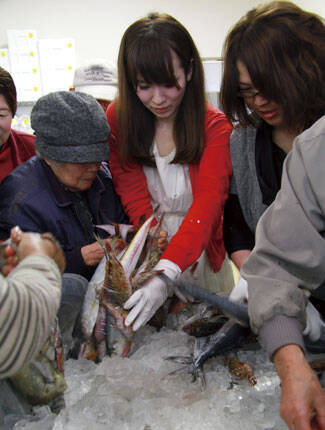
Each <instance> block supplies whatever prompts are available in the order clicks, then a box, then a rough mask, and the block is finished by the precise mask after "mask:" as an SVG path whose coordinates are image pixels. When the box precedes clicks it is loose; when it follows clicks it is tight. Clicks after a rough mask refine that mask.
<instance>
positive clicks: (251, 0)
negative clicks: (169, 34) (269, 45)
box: [0, 0, 325, 65]
mask: <svg viewBox="0 0 325 430" xmlns="http://www.w3.org/2000/svg"><path fill="white" fill-rule="evenodd" d="M260 3H263V1H261V0H114V1H112V0H26V1H22V0H0V16H1V28H0V47H1V48H4V47H7V35H6V30H7V29H34V30H36V31H37V35H38V38H60V37H73V38H74V39H75V40H76V55H77V56H76V62H77V65H78V64H79V63H81V62H83V61H84V60H87V59H91V58H98V57H104V58H107V59H109V60H111V61H115V60H116V58H117V54H118V48H119V43H120V40H121V37H122V34H123V33H124V31H125V29H126V28H127V27H128V26H129V25H130V24H131V23H132V22H133V21H135V20H136V19H138V18H140V17H142V16H144V15H146V14H147V13H148V12H150V11H158V12H166V13H169V14H171V15H173V16H174V17H175V18H177V19H178V20H179V21H181V22H182V24H184V25H185V27H186V28H187V29H188V30H189V32H190V33H191V35H192V37H193V39H194V41H195V42H196V45H197V47H198V49H199V51H200V54H201V56H202V57H219V56H220V55H221V49H222V43H223V40H224V38H225V36H226V33H227V31H228V30H229V28H230V26H231V25H232V24H234V23H235V22H236V21H237V20H238V19H239V18H240V17H241V16H242V15H244V14H245V13H246V12H247V11H248V10H249V9H251V8H253V7H254V6H257V5H258V4H260ZM296 4H297V5H298V6H300V7H302V8H305V9H306V10H310V11H313V12H316V13H318V14H320V15H322V16H325V1H324V0H296Z"/></svg>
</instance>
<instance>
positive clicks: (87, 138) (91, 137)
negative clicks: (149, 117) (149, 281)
mask: <svg viewBox="0 0 325 430" xmlns="http://www.w3.org/2000/svg"><path fill="white" fill-rule="evenodd" d="M31 124H32V128H33V129H34V130H35V135H36V139H35V145H36V149H37V152H38V156H36V157H33V158H31V159H29V160H28V161H27V162H26V163H24V164H23V165H22V166H19V167H18V168H17V169H15V171H13V172H12V173H11V174H10V175H9V176H8V177H7V178H6V179H5V180H4V181H3V183H2V184H1V186H0V193H1V201H0V236H1V237H2V238H6V237H8V234H9V231H10V229H11V228H12V227H13V226H14V225H19V226H20V227H21V229H22V230H23V231H35V232H39V233H43V232H46V231H49V232H51V233H52V234H53V235H54V236H55V237H56V239H57V240H58V241H59V243H60V244H61V246H62V248H63V250H64V252H65V255H66V261H67V265H66V272H67V273H74V274H79V275H81V276H83V277H85V278H86V279H88V280H89V279H90V278H91V276H92V274H93V273H94V271H95V268H96V266H97V264H98V263H99V262H100V260H101V259H102V257H103V256H104V251H103V248H102V247H101V246H100V244H99V243H98V242H97V241H96V240H95V238H94V232H95V230H94V228H95V227H94V226H95V225H97V224H108V223H111V222H117V223H127V221H128V219H127V217H126V215H125V213H124V211H123V208H122V206H121V203H120V199H119V197H118V196H117V194H116V192H115V190H114V187H113V183H112V180H111V175H110V171H109V169H108V166H107V163H102V161H104V160H108V158H109V153H110V151H109V146H108V137H109V133H110V130H109V126H108V124H107V120H106V116H105V113H104V111H103V109H102V108H101V106H100V105H99V103H98V102H97V101H96V100H95V99H94V97H92V96H90V95H88V94H85V93H80V92H70V91H58V92H54V93H50V94H48V95H46V96H43V97H41V98H40V99H38V101H37V102H36V104H35V105H34V107H33V109H32V113H31ZM101 234H102V233H101V231H98V235H99V236H100V235H101ZM104 234H106V233H104Z"/></svg>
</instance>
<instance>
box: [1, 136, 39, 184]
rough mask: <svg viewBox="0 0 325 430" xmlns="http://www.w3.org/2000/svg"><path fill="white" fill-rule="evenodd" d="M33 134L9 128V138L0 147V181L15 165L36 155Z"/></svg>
mask: <svg viewBox="0 0 325 430" xmlns="http://www.w3.org/2000/svg"><path fill="white" fill-rule="evenodd" d="M34 140H35V136H33V135H32V134H28V133H24V132H23V131H17V130H13V129H11V131H10V135H9V139H8V140H7V142H6V143H5V144H4V145H3V146H2V147H1V148H0V183H1V182H2V181H3V179H4V178H5V177H6V176H8V175H9V173H11V172H12V171H13V170H14V169H15V168H16V167H17V166H20V165H21V164H22V163H24V162H25V161H27V160H28V159H29V158H31V157H33V156H34V155H36V149H35V145H34Z"/></svg>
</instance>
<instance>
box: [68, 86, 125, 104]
mask: <svg viewBox="0 0 325 430" xmlns="http://www.w3.org/2000/svg"><path fill="white" fill-rule="evenodd" d="M75 91H79V92H81V93H86V94H89V95H91V96H93V97H95V99H100V100H107V101H112V100H114V99H115V97H116V92H117V87H116V86H115V85H82V86H79V87H78V86H77V87H75Z"/></svg>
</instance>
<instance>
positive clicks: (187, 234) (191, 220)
mask: <svg viewBox="0 0 325 430" xmlns="http://www.w3.org/2000/svg"><path fill="white" fill-rule="evenodd" d="M231 131H232V126H231V125H230V124H229V122H228V121H227V119H226V117H225V115H224V114H223V113H221V112H220V111H218V110H217V109H214V108H212V107H210V106H209V107H208V109H207V113H206V120H205V145H204V151H203V154H202V157H201V161H200V163H199V165H193V164H190V176H191V184H192V191H193V203H192V205H191V207H190V209H189V211H188V213H187V215H186V217H185V218H184V220H183V222H182V224H181V226H180V228H179V229H178V232H177V233H176V234H175V235H174V236H173V238H172V239H171V241H170V244H169V245H168V248H167V249H166V251H165V252H164V254H163V256H162V258H167V259H168V260H171V261H173V262H174V263H176V264H177V265H178V266H179V267H180V268H181V270H182V271H184V270H185V269H186V268H187V267H189V266H190V265H191V264H193V263H194V262H195V261H196V260H197V258H198V257H199V256H200V255H201V253H202V251H203V250H204V249H206V248H207V246H208V243H209V242H210V240H211V238H213V239H214V242H215V243H218V242H219V243H221V244H222V219H223V209H224V205H225V201H226V199H227V197H228V189H229V181H230V176H231V174H232V168H231V161H230V152H229V137H230V134H231Z"/></svg>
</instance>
